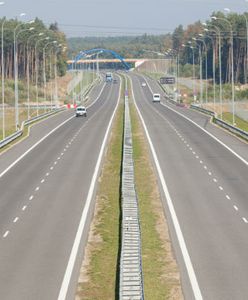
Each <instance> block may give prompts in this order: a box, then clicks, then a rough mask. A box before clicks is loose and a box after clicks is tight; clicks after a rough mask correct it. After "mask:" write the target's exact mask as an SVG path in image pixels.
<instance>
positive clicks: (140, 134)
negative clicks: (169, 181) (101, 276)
mask: <svg viewBox="0 0 248 300" xmlns="http://www.w3.org/2000/svg"><path fill="white" fill-rule="evenodd" d="M130 111H131V123H132V133H133V155H134V166H135V184H136V191H137V194H138V199H139V209H140V225H141V237H142V265H143V275H144V289H145V299H146V300H149V299H151V300H160V299H177V300H178V299H183V296H182V291H181V285H180V276H179V271H178V268H177V264H176V261H175V259H174V257H173V252H172V247H171V243H170V236H169V232H168V228H167V225H166V220H165V217H164V213H163V207H162V203H161V200H160V194H159V190H158V185H157V181H156V176H155V174H154V170H153V167H152V165H151V162H150V154H149V149H148V145H147V140H146V138H145V134H144V131H143V128H142V125H141V123H140V120H139V117H138V115H137V111H136V109H135V107H134V104H133V103H131V105H130Z"/></svg>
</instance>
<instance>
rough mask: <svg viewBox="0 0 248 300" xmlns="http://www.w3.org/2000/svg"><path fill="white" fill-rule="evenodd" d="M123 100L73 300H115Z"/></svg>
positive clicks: (101, 179) (102, 175)
mask: <svg viewBox="0 0 248 300" xmlns="http://www.w3.org/2000/svg"><path fill="white" fill-rule="evenodd" d="M123 109H124V105H123V101H122V102H121V104H120V105H119V108H118V110H117V114H116V117H115V120H114V123H113V127H112V134H111V138H110V142H109V145H108V150H107V154H106V157H105V161H104V165H103V169H102V173H101V176H100V179H99V188H98V192H97V200H96V209H95V215H94V219H93V222H92V224H91V229H90V234H89V240H88V244H87V247H86V252H85V257H84V262H83V266H82V269H81V273H80V278H79V283H78V288H77V294H76V299H80V300H82V299H83V300H85V299H94V300H102V299H116V297H117V295H118V276H119V275H118V274H119V271H118V255H119V236H120V214H121V210H120V179H121V177H120V176H121V160H122V136H123V112H124V110H123Z"/></svg>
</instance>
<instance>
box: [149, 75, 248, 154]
mask: <svg viewBox="0 0 248 300" xmlns="http://www.w3.org/2000/svg"><path fill="white" fill-rule="evenodd" d="M147 82H148V83H149V86H150V87H151V89H152V91H154V92H157V93H161V95H163V94H164V91H163V90H162V89H161V87H160V86H159V84H158V83H157V82H156V81H155V80H152V79H150V78H147ZM149 86H148V87H147V89H149ZM162 103H163V104H164V105H166V106H167V107H168V108H171V109H172V110H176V111H177V112H179V113H181V114H183V115H184V116H186V117H188V118H190V119H191V120H193V121H194V122H195V123H197V124H198V125H199V126H201V127H202V128H204V129H205V130H207V131H208V132H209V133H211V134H213V135H214V136H216V137H217V138H218V139H220V140H221V141H222V142H224V143H225V144H226V145H228V146H230V147H231V148H232V149H233V150H235V152H236V153H238V154H239V155H241V156H242V157H244V158H245V159H246V160H248V151H247V143H246V142H245V141H244V140H242V139H239V138H237V137H236V136H235V135H232V134H231V133H230V132H227V131H225V130H224V129H223V128H220V127H219V126H217V125H215V124H212V123H211V122H210V117H209V116H207V115H205V114H203V113H200V112H198V111H196V110H193V109H190V108H187V107H180V106H176V105H174V104H172V103H170V102H169V101H168V100H167V99H166V98H163V97H162Z"/></svg>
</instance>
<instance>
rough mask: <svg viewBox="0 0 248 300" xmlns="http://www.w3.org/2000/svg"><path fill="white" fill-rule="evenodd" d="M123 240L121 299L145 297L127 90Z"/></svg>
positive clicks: (135, 299) (123, 170)
mask: <svg viewBox="0 0 248 300" xmlns="http://www.w3.org/2000/svg"><path fill="white" fill-rule="evenodd" d="M121 192H122V240H121V257H120V285H119V298H120V300H144V289H143V276H142V257H141V233H140V223H139V209H138V200H137V195H136V191H135V184H134V165H133V146H132V132H131V121H130V112H129V104H128V95H127V90H126V94H125V123H124V140H123V158H122V191H121Z"/></svg>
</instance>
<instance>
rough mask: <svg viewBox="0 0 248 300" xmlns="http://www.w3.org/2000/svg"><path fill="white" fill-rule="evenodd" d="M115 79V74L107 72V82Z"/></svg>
mask: <svg viewBox="0 0 248 300" xmlns="http://www.w3.org/2000/svg"><path fill="white" fill-rule="evenodd" d="M112 80H113V75H112V73H111V72H107V73H106V82H112Z"/></svg>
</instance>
